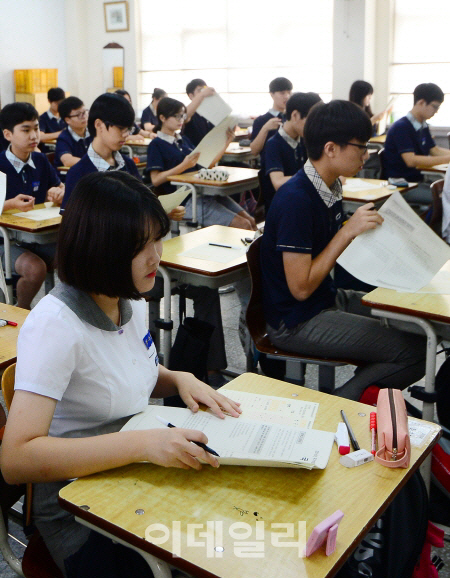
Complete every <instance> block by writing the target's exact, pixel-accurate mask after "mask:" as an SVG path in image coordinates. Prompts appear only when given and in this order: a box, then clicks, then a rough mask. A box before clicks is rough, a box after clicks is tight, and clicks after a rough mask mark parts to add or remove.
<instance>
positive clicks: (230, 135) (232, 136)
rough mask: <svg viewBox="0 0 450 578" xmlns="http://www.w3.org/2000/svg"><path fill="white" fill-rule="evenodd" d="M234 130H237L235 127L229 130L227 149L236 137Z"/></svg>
mask: <svg viewBox="0 0 450 578" xmlns="http://www.w3.org/2000/svg"><path fill="white" fill-rule="evenodd" d="M234 130H235V127H234V128H227V145H226V148H228V146H229V145H230V144H231V143H232V142H233V141H234V138H235V136H236V134H235V132H234Z"/></svg>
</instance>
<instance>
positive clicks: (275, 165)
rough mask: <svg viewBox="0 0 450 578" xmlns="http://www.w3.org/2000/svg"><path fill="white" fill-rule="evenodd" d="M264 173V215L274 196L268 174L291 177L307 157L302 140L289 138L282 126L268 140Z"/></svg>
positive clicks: (262, 181) (262, 182) (273, 189)
mask: <svg viewBox="0 0 450 578" xmlns="http://www.w3.org/2000/svg"><path fill="white" fill-rule="evenodd" d="M265 157H266V162H265V167H266V172H265V175H264V178H263V179H261V185H262V189H263V191H262V192H263V196H264V205H265V208H266V214H267V211H268V210H269V207H270V203H271V202H272V199H273V197H274V195H275V192H276V191H275V188H274V186H273V185H272V181H271V180H270V173H273V172H282V173H283V174H284V176H286V177H292V176H293V175H295V173H297V172H298V171H299V170H300V169H301V168H302V167H303V165H304V164H305V162H306V159H307V158H308V155H307V153H306V147H305V145H304V142H303V139H302V138H301V137H298V138H296V139H294V138H292V137H290V136H289V135H288V134H287V132H286V131H285V130H284V128H283V127H282V126H280V128H279V129H278V132H277V133H276V134H275V135H274V136H273V137H272V138H270V139H269V140H268V142H267V144H266V152H265Z"/></svg>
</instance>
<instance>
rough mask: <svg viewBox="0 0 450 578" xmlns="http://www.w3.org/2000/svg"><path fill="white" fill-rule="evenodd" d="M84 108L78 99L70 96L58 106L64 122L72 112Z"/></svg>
mask: <svg viewBox="0 0 450 578" xmlns="http://www.w3.org/2000/svg"><path fill="white" fill-rule="evenodd" d="M82 106H84V103H83V101H82V100H80V99H79V98H78V97H76V96H68V97H67V98H65V99H64V100H63V101H62V102H60V103H59V105H58V112H59V116H60V117H61V118H62V119H63V120H64V119H66V118H67V117H68V116H70V113H71V112H72V110H77V109H79V108H81V107H82Z"/></svg>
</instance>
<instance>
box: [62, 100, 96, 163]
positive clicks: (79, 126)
mask: <svg viewBox="0 0 450 578" xmlns="http://www.w3.org/2000/svg"><path fill="white" fill-rule="evenodd" d="M58 111H59V116H60V118H62V120H63V121H64V122H65V123H66V124H67V128H65V129H64V130H63V131H62V132H61V134H60V135H59V137H58V140H57V141H56V149H55V160H54V163H55V166H56V167H60V166H62V165H64V166H65V167H72V166H73V165H74V164H76V163H77V162H78V161H79V160H80V159H81V157H82V156H83V155H85V154H86V152H87V149H88V147H89V145H90V144H91V141H92V138H91V136H90V134H89V130H88V129H87V120H88V114H89V111H88V110H87V109H86V107H85V106H84V104H83V101H82V100H80V99H79V98H77V97H76V96H69V97H68V98H65V99H64V100H63V101H62V102H61V103H60V105H59V106H58Z"/></svg>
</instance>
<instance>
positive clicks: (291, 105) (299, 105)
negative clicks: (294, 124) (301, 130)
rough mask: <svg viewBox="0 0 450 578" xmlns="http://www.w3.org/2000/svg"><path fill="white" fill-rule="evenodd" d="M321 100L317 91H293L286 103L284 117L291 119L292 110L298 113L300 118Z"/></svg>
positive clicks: (306, 114) (304, 116)
mask: <svg viewBox="0 0 450 578" xmlns="http://www.w3.org/2000/svg"><path fill="white" fill-rule="evenodd" d="M321 101H322V99H321V98H320V96H319V95H318V94H317V92H295V93H294V94H293V95H292V96H291V97H290V98H289V100H288V101H287V103H286V119H287V120H290V119H291V116H292V113H293V112H294V110H297V111H298V112H299V113H300V118H306V117H307V116H308V113H309V111H310V109H311V108H312V107H313V106H314V105H315V104H317V103H318V102H321Z"/></svg>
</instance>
